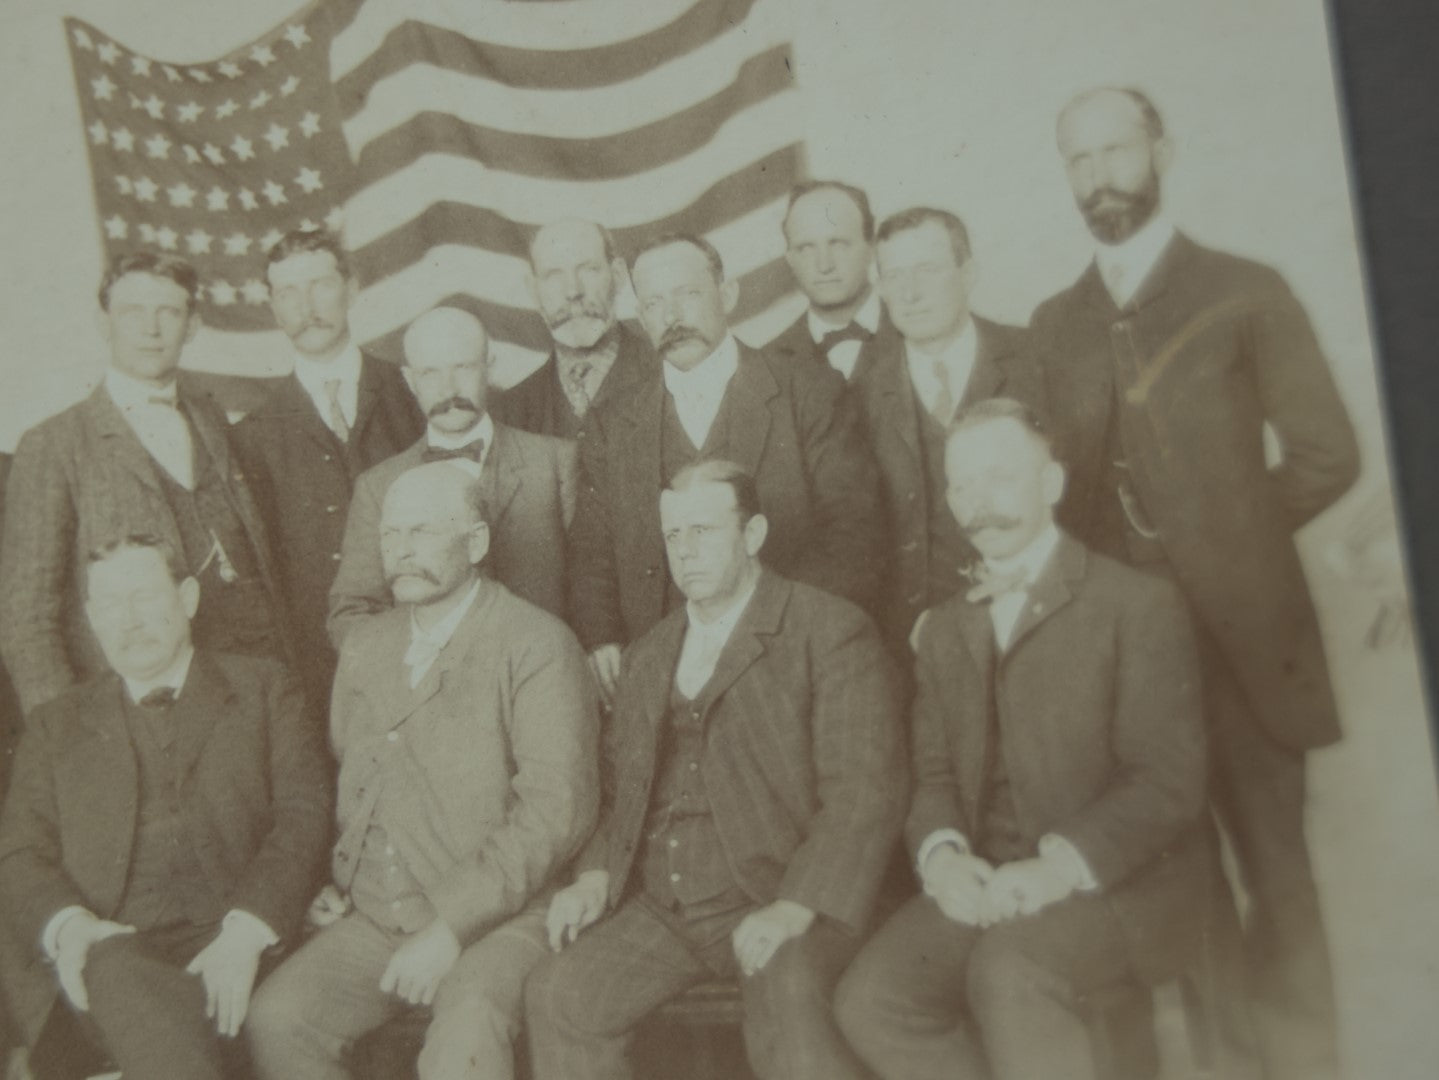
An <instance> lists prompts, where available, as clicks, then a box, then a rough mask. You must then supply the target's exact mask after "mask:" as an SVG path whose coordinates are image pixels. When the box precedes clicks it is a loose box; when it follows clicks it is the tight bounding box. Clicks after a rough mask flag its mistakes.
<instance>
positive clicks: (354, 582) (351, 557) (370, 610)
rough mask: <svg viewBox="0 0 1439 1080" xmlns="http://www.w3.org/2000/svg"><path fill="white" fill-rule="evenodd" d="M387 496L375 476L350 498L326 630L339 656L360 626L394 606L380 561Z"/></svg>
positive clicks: (368, 476) (358, 485) (365, 478)
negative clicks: (372, 616) (356, 627)
mask: <svg viewBox="0 0 1439 1080" xmlns="http://www.w3.org/2000/svg"><path fill="white" fill-rule="evenodd" d="M384 497H385V493H384V491H383V490H381V484H380V483H379V482H378V480H377V478H376V476H375V475H374V474H373V473H369V474H366V475H364V476H362V477H360V480H359V482H358V483H356V484H355V491H354V494H353V495H352V496H351V497H350V510H349V515H348V516H347V517H346V518H345V536H344V539H343V540H342V541H341V543H340V566H339V569H338V570H336V571H335V580H334V583H333V584H332V585H331V586H330V614H329V618H328V619H327V620H326V623H325V627H326V629H327V630H329V632H330V641H331V643H332V644H333V645H334V646H335V651H336V652H339V651H340V648H341V647H342V646H343V645H344V644H345V637H346V635H348V634H349V632H350V631H351V630H352V629H354V627H355V626H356V625H358V624H359V623H361V622H363V621H364V620H365V619H366V618H368V617H369V616H371V615H374V614H376V613H377V612H381V611H386V610H388V609H389V607H390V606H391V601H390V591H389V589H388V588H387V587H386V586H385V565H384V563H383V561H382V560H381V558H380V509H381V504H382V503H383V501H384Z"/></svg>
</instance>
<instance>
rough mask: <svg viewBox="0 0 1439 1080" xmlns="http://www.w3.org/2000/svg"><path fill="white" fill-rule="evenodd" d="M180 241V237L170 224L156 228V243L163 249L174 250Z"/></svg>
mask: <svg viewBox="0 0 1439 1080" xmlns="http://www.w3.org/2000/svg"><path fill="white" fill-rule="evenodd" d="M179 241H180V237H179V236H178V235H177V234H176V232H175V230H174V229H172V228H170V226H168V225H166V226H164V227H162V228H159V229H156V230H155V243H157V244H159V245H160V250H162V251H174V250H175V247H176V245H177V244H178V243H179Z"/></svg>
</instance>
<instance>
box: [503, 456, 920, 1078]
mask: <svg viewBox="0 0 1439 1080" xmlns="http://www.w3.org/2000/svg"><path fill="white" fill-rule="evenodd" d="M658 502H659V516H660V521H661V527H662V536H663V539H664V544H665V549H666V554H667V557H668V560H669V568H670V573H671V574H672V575H673V577H674V580H675V582H676V583H677V584H678V585H679V587H680V588H681V589H682V590H683V591H684V596H685V607H684V608H683V609H680V610H677V611H674V612H672V613H671V614H670V615H669V616H667V617H666V618H665V619H664V620H663V621H662V622H661V623H660V624H659V625H658V626H656V627H654V629H652V630H651V631H650V632H649V633H647V634H646V635H645V636H644V637H642V638H641V639H640V640H639V641H637V642H636V643H635V644H634V645H633V646H631V648H630V652H629V654H628V655H627V657H626V660H625V668H624V676H623V678H622V679H621V681H620V687H619V693H618V704H617V705H616V708H615V713H614V717H613V720H612V722H611V724H610V727H609V730H608V732H607V737H606V746H605V760H604V763H603V769H604V771H603V772H602V773H601V775H602V776H605V777H607V778H608V779H609V781H610V782H609V784H608V786H607V789H606V790H605V792H604V794H603V798H602V801H601V805H600V822H599V825H598V827H597V829H596V831H595V834H594V837H593V838H592V839H591V841H590V843H589V844H588V845H587V846H586V847H585V849H584V850H583V851H582V852H581V853H580V855H579V856H578V858H577V859H576V864H575V865H576V869H577V871H578V876H577V877H576V879H575V882H574V884H573V885H571V886H569V887H568V888H566V889H564V890H562V891H561V892H559V893H557V894H556V895H555V898H554V900H553V902H552V903H551V905H550V910H549V936H550V944H551V946H552V947H553V948H555V949H557V950H562V951H560V952H559V955H557V956H554V957H552V958H551V959H550V960H549V961H547V962H546V963H545V964H544V965H542V966H541V967H539V968H537V969H536V970H535V972H534V974H533V975H532V976H531V978H530V982H529V985H528V986H527V988H526V1001H527V1016H528V1019H529V1025H530V1041H531V1048H532V1053H531V1060H532V1063H533V1066H534V1074H535V1077H536V1080H610V1078H614V1080H619V1078H621V1077H627V1076H630V1075H632V1073H631V1070H630V1066H629V1063H628V1062H627V1060H626V1059H627V1051H628V1045H629V1040H630V1032H631V1031H632V1030H633V1028H634V1026H635V1025H636V1024H637V1023H638V1022H639V1021H640V1020H641V1019H643V1018H644V1017H645V1016H646V1015H647V1014H649V1013H650V1012H651V1011H653V1010H654V1009H655V1008H656V1007H658V1006H659V1005H660V1004H662V1003H663V1002H664V1001H666V1000H668V999H669V998H672V997H674V996H676V995H678V994H679V993H681V992H682V991H683V990H684V989H685V988H686V987H688V986H692V985H694V984H695V983H698V982H701V981H703V980H704V979H706V978H712V977H713V976H714V975H717V974H718V975H732V974H742V975H743V976H744V978H743V980H742V981H741V984H740V985H741V989H742V992H743V995H744V1004H745V1023H744V1033H745V1042H746V1046H747V1049H748V1054H749V1060H750V1063H751V1065H752V1066H753V1068H754V1070H755V1072H756V1073H757V1074H758V1075H759V1076H760V1077H761V1078H762V1080H781V1078H782V1080H846V1078H851V1077H853V1078H859V1077H862V1076H863V1075H864V1073H863V1071H862V1070H861V1069H860V1067H859V1064H858V1062H856V1061H855V1060H854V1059H853V1057H852V1056H851V1055H850V1053H849V1051H848V1049H847V1048H846V1047H845V1045H844V1041H843V1039H842V1038H840V1037H839V1033H838V1031H837V1030H836V1029H835V1025H834V1020H833V1015H832V1011H831V992H832V990H833V987H834V984H835V981H836V980H837V978H838V976H839V974H840V972H841V971H842V970H843V968H844V965H845V964H846V963H847V962H848V960H849V958H850V957H851V956H853V955H854V952H855V950H856V949H858V947H859V944H860V941H861V935H862V934H863V931H864V928H865V925H866V923H867V921H868V918H869V914H870V910H871V906H872V904H873V902H874V897H875V893H876V891H877V889H878V886H879V880H880V876H881V872H882V871H883V868H884V866H885V863H886V862H887V860H888V858H889V854H890V850H891V848H892V845H893V843H894V839H895V837H896V836H897V834H898V831H899V825H900V819H901V818H902V817H903V813H904V803H905V791H906V787H907V785H906V782H905V780H906V777H905V770H904V759H903V752H902V749H901V747H902V745H903V740H902V739H901V737H900V727H899V725H900V718H899V715H898V712H899V704H898V698H897V694H896V687H895V683H894V681H893V680H892V679H891V677H890V672H889V668H888V664H887V662H886V660H885V655H884V650H883V647H882V646H881V645H880V642H879V638H878V635H877V634H876V633H875V631H874V627H873V625H872V624H871V623H870V621H869V619H868V618H867V617H866V616H865V615H864V614H863V613H862V612H860V611H859V610H857V609H856V608H855V607H853V606H852V605H851V604H849V603H846V602H845V601H843V600H840V599H838V598H836V597H833V596H831V595H829V594H827V593H825V592H822V591H820V590H819V589H815V588H813V587H811V586H807V585H802V584H799V583H798V582H792V581H788V580H786V579H784V578H782V577H780V576H779V575H778V574H776V573H775V572H774V571H772V570H769V569H766V568H762V567H761V565H760V562H759V552H760V548H761V546H762V545H763V544H764V543H765V537H766V533H767V531H768V522H767V521H766V518H765V515H764V514H762V513H761V512H760V504H759V494H758V491H757V488H756V485H755V483H754V481H753V479H751V478H750V477H749V476H748V475H747V474H746V473H745V472H744V471H743V470H742V469H741V468H740V467H739V466H738V465H735V464H733V463H732V462H726V461H715V460H706V461H700V462H697V463H694V464H692V465H690V466H689V467H687V468H683V469H681V470H680V471H679V472H678V473H677V474H676V475H675V477H674V478H673V479H672V480H671V482H670V484H669V486H668V487H667V488H666V490H665V491H664V492H663V493H662V494H661V495H660V497H659V499H658ZM607 912H608V914H606V913H607ZM602 916H603V919H601V917H602ZM592 924H593V925H592Z"/></svg>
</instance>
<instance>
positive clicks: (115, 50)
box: [95, 41, 120, 64]
mask: <svg viewBox="0 0 1439 1080" xmlns="http://www.w3.org/2000/svg"><path fill="white" fill-rule="evenodd" d="M95 55H96V56H98V57H99V58H100V59H101V61H103V62H104V63H106V64H113V63H114V62H115V61H116V60H118V59H120V49H119V47H118V46H116V44H115V43H114V42H113V41H106V42H103V43H102V44H101V45H100V47H99V48H98V49H96V50H95Z"/></svg>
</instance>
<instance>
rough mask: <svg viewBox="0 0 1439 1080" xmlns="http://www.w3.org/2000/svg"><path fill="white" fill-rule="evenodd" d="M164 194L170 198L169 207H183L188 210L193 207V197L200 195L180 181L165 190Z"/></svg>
mask: <svg viewBox="0 0 1439 1080" xmlns="http://www.w3.org/2000/svg"><path fill="white" fill-rule="evenodd" d="M165 194H166V195H168V196H170V205H171V206H183V207H185V208H187V209H188V208H189V207H192V206H194V205H195V196H196V195H198V194H200V193H199V192H198V191H196V190H195V189H194V188H192V187H191V186H190V185H189V184H186V183H184V182H183V181H182V182H181V183H178V184H175V185H173V186H171V187H168V188H166V189H165Z"/></svg>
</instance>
